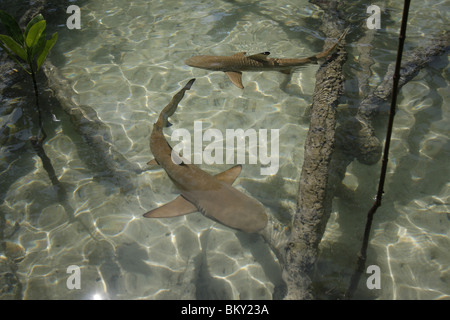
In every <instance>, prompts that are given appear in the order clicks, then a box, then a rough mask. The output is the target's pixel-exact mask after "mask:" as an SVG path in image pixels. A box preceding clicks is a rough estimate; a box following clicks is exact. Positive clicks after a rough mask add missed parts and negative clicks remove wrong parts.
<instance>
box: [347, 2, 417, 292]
mask: <svg viewBox="0 0 450 320" xmlns="http://www.w3.org/2000/svg"><path fill="white" fill-rule="evenodd" d="M410 2H411V0H405V2H404V7H403V16H402V24H401V28H400V36H399V43H398V50H397V59H396V62H395V71H394V76H393V85H392V99H391V107H390V110H389V120H388V127H387V133H386V142H385V145H384V151H383V160H382V165H381V173H380V181H379V184H378V192H377V196H376V200H375V203H374V204H373V206H372V207H371V208H370V210H369V212H368V214H367V221H366V228H365V230H364V238H363V243H362V246H361V251H360V252H359V254H358V261H357V268H356V270H355V272H354V273H353V275H352V278H351V281H350V286H349V288H348V291H347V293H346V297H347V298H348V299H351V298H352V297H353V294H354V293H355V290H356V288H357V286H358V283H359V279H360V277H361V274H362V273H363V271H364V266H365V262H366V258H367V246H368V243H369V236H370V230H371V227H372V221H373V216H374V215H375V212H376V211H377V209H378V207H380V206H381V199H382V197H383V193H384V191H383V190H384V182H385V180H386V170H387V165H388V161H389V147H390V144H391V136H392V128H393V125H394V116H395V109H396V105H397V94H398V84H399V80H400V67H401V62H402V55H403V45H404V43H405V38H406V26H407V23H408V12H409V5H410Z"/></svg>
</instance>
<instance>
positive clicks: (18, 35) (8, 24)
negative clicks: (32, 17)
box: [0, 10, 23, 45]
mask: <svg viewBox="0 0 450 320" xmlns="http://www.w3.org/2000/svg"><path fill="white" fill-rule="evenodd" d="M0 22H1V23H2V24H3V26H4V27H5V29H6V31H7V32H8V33H9V35H10V36H11V37H12V38H13V39H14V41H16V42H17V43H19V44H21V45H23V34H22V30H20V27H19V25H18V24H17V22H16V20H15V19H14V18H13V16H11V15H10V14H9V13H7V12H5V11H3V10H0Z"/></svg>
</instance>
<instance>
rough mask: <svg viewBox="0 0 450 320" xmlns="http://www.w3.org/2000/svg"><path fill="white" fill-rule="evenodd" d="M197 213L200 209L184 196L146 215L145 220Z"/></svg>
mask: <svg viewBox="0 0 450 320" xmlns="http://www.w3.org/2000/svg"><path fill="white" fill-rule="evenodd" d="M197 211H198V209H197V207H196V206H194V205H193V204H192V203H190V202H189V201H187V200H186V199H185V198H183V197H182V196H178V197H176V198H175V200H173V201H171V202H169V203H166V204H165V205H163V206H161V207H158V208H156V209H153V210H150V211H149V212H147V213H145V214H144V217H145V218H170V217H179V216H183V215H185V214H189V213H193V212H197Z"/></svg>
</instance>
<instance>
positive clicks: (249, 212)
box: [144, 79, 268, 233]
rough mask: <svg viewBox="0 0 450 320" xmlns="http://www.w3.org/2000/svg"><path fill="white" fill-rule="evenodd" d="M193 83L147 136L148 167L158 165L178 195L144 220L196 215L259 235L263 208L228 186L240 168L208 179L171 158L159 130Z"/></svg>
mask: <svg viewBox="0 0 450 320" xmlns="http://www.w3.org/2000/svg"><path fill="white" fill-rule="evenodd" d="M194 81H195V79H191V80H190V81H189V82H188V83H187V84H186V85H185V86H184V88H183V89H181V90H180V91H179V92H178V93H176V94H175V95H174V97H173V98H172V100H171V101H170V103H169V104H168V105H167V106H166V107H165V108H164V109H163V110H162V111H161V113H160V115H159V118H158V120H157V122H156V123H155V124H154V125H153V130H152V133H151V136H150V149H151V151H152V153H153V156H154V157H155V159H154V161H153V160H152V161H149V164H155V163H154V162H156V163H157V164H159V165H161V166H162V167H163V169H164V170H165V171H166V172H167V174H168V175H169V177H170V179H171V180H172V181H173V183H174V184H175V185H176V186H177V187H178V189H179V190H180V193H181V195H180V196H178V197H177V198H175V200H173V201H171V202H169V203H167V204H165V205H163V206H161V207H158V208H156V209H153V210H151V211H149V212H147V213H145V214H144V217H146V218H163V217H177V216H182V215H185V214H189V213H192V212H198V211H199V212H201V213H202V214H204V215H205V216H206V217H208V218H211V219H213V220H216V221H218V222H220V223H222V224H224V225H226V226H229V227H231V228H234V229H238V230H241V231H244V232H249V233H253V232H258V231H261V230H262V229H264V228H265V227H266V225H267V221H268V217H267V215H266V213H265V208H264V207H263V205H262V204H261V203H260V202H258V201H257V200H255V199H253V198H251V197H249V196H247V195H245V194H244V193H242V192H240V191H238V190H237V189H235V188H233V187H232V186H231V184H232V183H233V182H234V180H236V178H237V177H238V175H239V174H240V172H241V170H242V166H240V165H237V166H234V167H232V168H230V169H228V170H226V171H224V172H222V173H219V174H217V175H215V176H212V175H210V174H208V173H207V172H205V171H203V170H201V169H200V168H198V167H197V166H195V165H193V164H190V163H188V161H186V160H184V159H182V158H181V157H179V156H177V155H175V153H173V154H172V148H171V146H170V145H169V143H168V142H167V140H166V138H165V137H164V133H163V128H164V127H168V126H170V125H171V124H170V122H169V121H168V118H169V117H170V116H172V115H173V114H174V113H175V111H176V109H177V106H178V103H179V102H180V101H181V99H182V98H183V97H184V93H185V92H186V90H189V89H190V88H191V86H192V84H193V83H194ZM177 157H178V158H177Z"/></svg>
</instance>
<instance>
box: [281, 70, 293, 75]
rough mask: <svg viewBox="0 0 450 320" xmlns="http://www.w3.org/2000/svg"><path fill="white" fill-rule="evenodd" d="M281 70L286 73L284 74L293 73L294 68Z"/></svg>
mask: <svg viewBox="0 0 450 320" xmlns="http://www.w3.org/2000/svg"><path fill="white" fill-rule="evenodd" d="M280 72H281V73H284V74H291V72H292V69H285V70H280Z"/></svg>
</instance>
